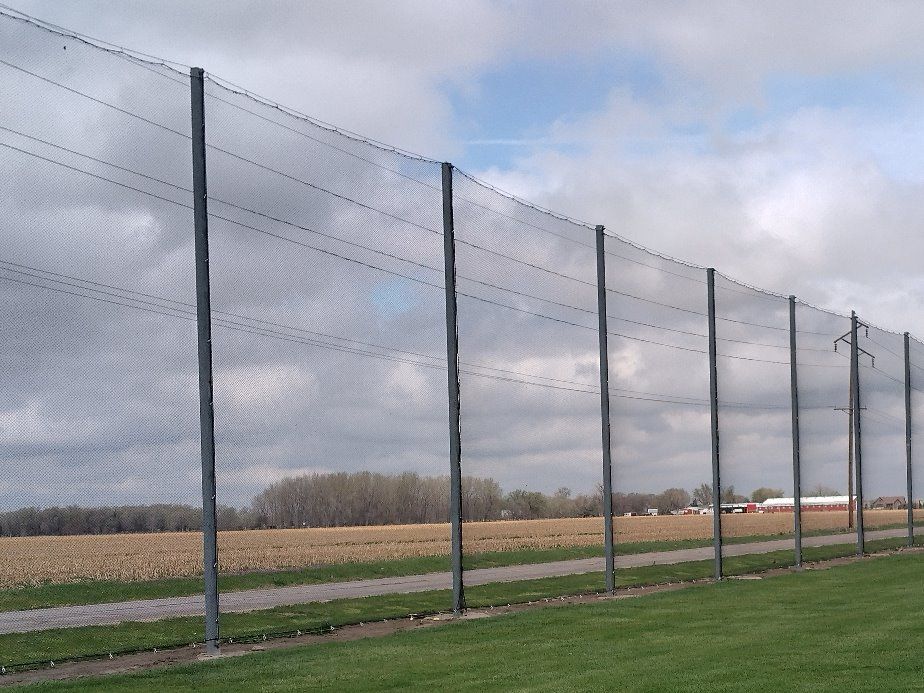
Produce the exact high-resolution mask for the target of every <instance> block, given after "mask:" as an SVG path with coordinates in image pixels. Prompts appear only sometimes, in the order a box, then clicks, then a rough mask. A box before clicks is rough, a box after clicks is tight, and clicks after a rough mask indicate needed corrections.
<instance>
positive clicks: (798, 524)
mask: <svg viewBox="0 0 924 693" xmlns="http://www.w3.org/2000/svg"><path fill="white" fill-rule="evenodd" d="M797 375H798V374H797V367H796V297H795V296H790V297H789V389H790V393H791V401H792V403H791V407H792V495H793V499H792V500H793V505H792V507H793V528H794V531H795V539H796V543H795V551H796V568H801V567H802V475H801V469H800V460H799V382H798V377H797Z"/></svg>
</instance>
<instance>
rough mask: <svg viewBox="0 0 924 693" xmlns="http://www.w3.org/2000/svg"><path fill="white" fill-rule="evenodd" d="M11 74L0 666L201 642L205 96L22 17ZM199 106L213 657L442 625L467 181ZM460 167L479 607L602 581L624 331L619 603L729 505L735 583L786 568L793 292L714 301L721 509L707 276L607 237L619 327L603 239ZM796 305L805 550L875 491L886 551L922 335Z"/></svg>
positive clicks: (683, 576)
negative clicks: (854, 363)
mask: <svg viewBox="0 0 924 693" xmlns="http://www.w3.org/2000/svg"><path fill="white" fill-rule="evenodd" d="M0 74H2V77H3V89H2V91H0V113H2V119H0V167H2V174H3V180H4V181H5V182H6V185H5V188H4V190H5V194H4V195H3V196H2V197H0V215H2V216H0V218H2V219H3V238H4V241H5V242H4V243H3V245H2V248H0V310H2V329H0V359H2V372H3V374H4V375H5V380H4V385H5V386H4V387H3V388H0V464H2V475H0V666H7V667H12V666H14V665H17V666H30V665H34V664H36V663H42V662H48V661H51V660H58V661H60V660H61V659H68V658H75V657H84V656H99V655H105V654H107V653H114V652H117V651H123V650H139V649H151V648H154V647H164V646H169V645H175V644H193V645H196V644H198V643H201V642H202V641H203V638H204V632H203V630H204V629H203V624H202V610H203V609H202V579H203V565H202V555H203V540H202V536H203V534H202V531H201V524H202V512H201V507H202V506H201V503H202V498H201V488H202V487H201V476H200V473H201V466H200V465H201V458H200V430H199V392H198V387H197V382H198V377H199V371H198V370H197V333H196V318H197V306H196V301H197V292H196V282H195V262H194V259H195V249H194V221H193V206H194V193H193V190H192V189H191V188H192V183H191V179H192V171H191V168H192V166H191V160H192V146H191V145H192V135H193V131H192V129H191V127H190V115H191V113H190V112H191V108H190V106H191V97H190V86H191V85H190V78H189V75H188V74H187V73H186V72H185V71H177V70H174V69H173V68H172V67H169V66H168V65H166V64H162V63H158V62H152V61H149V60H142V59H140V58H138V57H135V56H133V55H131V54H129V53H128V52H126V51H124V50H115V49H113V50H109V49H106V48H103V47H101V46H100V45H96V44H94V43H93V42H91V41H89V40H85V39H82V38H77V37H74V36H71V35H67V34H66V33H64V32H62V31H61V30H58V29H51V28H47V27H42V26H40V25H38V24H35V23H32V22H26V21H22V20H20V19H16V18H14V17H12V16H10V15H9V14H7V13H5V12H4V11H0ZM204 88H205V134H206V142H205V145H206V161H207V197H206V201H207V204H208V212H209V214H208V223H209V240H210V261H209V274H210V282H211V321H212V345H213V367H212V373H213V379H214V409H215V424H216V426H215V433H216V440H215V442H216V455H215V456H216V460H217V462H216V476H217V499H216V500H217V506H218V508H217V521H218V537H217V543H218V561H219V591H220V595H221V596H220V604H221V619H220V624H221V640H222V642H223V643H227V642H229V641H241V640H248V639H254V638H256V639H262V638H264V637H268V636H271V635H282V634H290V633H291V634H299V633H308V632H317V631H324V630H329V629H331V628H333V627H336V626H339V625H346V624H349V623H357V622H369V621H374V620H381V619H386V618H395V617H407V616H409V615H412V614H413V615H423V614H430V613H432V612H435V611H446V610H449V609H450V608H451V607H452V606H453V603H452V599H451V593H450V590H449V588H450V587H451V586H452V580H451V576H450V572H449V571H450V565H451V561H450V550H451V533H450V524H449V522H448V520H449V515H450V508H449V506H450V477H449V472H450V468H451V465H450V438H451V436H450V431H449V426H448V425H447V422H448V418H449V417H448V406H447V403H448V401H449V399H450V397H449V396H448V391H449V390H450V389H451V388H450V386H449V384H448V380H447V377H448V372H449V370H450V369H449V368H448V367H447V364H448V361H447V353H451V349H450V350H449V351H447V343H448V344H449V345H452V344H453V343H455V342H454V340H453V337H454V336H455V335H453V334H451V333H450V335H449V339H448V340H447V327H446V326H447V315H448V313H447V298H446V293H447V292H446V281H447V280H446V262H445V261H446V255H445V248H446V241H447V240H448V239H447V237H445V235H444V223H445V221H446V220H445V219H444V203H445V202H447V198H446V195H447V194H448V190H446V189H445V188H444V183H445V181H444V180H443V178H442V174H441V165H440V164H439V163H438V162H435V161H431V160H427V159H423V158H420V157H417V156H414V155H410V154H407V153H404V152H401V151H398V150H395V149H393V148H390V147H387V146H385V145H380V144H378V143H375V142H372V141H370V140H365V139H362V138H359V137H357V136H354V135H352V134H350V133H346V132H344V131H341V130H338V129H336V128H333V127H331V126H328V125H325V124H323V123H320V122H318V121H315V120H313V119H311V118H308V117H306V116H303V115H301V114H298V113H296V112H294V111H291V110H289V109H286V108H284V107H281V106H278V105H276V104H272V103H270V102H267V101H265V100H262V99H260V98H258V97H255V96H253V95H251V94H248V93H246V92H243V91H241V90H239V89H237V88H236V87H233V86H232V85H229V84H227V83H225V82H222V81H220V80H217V79H213V78H208V79H206V81H205V87H204ZM196 132H197V133H198V132H199V130H198V129H197V130H196ZM448 170H450V171H451V182H452V197H451V209H452V212H453V215H452V216H453V222H454V225H453V234H454V250H455V268H454V278H455V283H456V293H455V304H456V305H457V308H458V313H457V321H458V326H457V327H458V335H457V338H458V344H457V345H458V366H459V375H460V378H459V383H458V384H459V387H460V402H461V469H462V480H461V488H460V490H459V492H460V497H461V514H462V520H463V522H462V524H463V532H462V534H463V536H462V539H463V553H464V556H463V567H464V571H465V572H464V579H465V583H466V597H467V602H468V606H474V607H478V606H487V605H494V604H506V603H509V602H514V601H530V600H534V599H538V598H543V597H545V598H548V597H552V596H558V595H562V594H565V593H577V592H590V591H599V590H602V589H603V588H604V584H605V582H604V580H603V577H602V576H601V575H600V571H601V570H602V569H603V567H604V561H603V555H604V527H605V525H604V520H603V517H602V515H603V500H604V495H603V494H604V484H603V481H604V479H603V473H602V470H603V458H604V455H603V449H602V446H601V438H602V437H601V433H602V420H601V390H600V380H601V379H600V361H601V359H600V333H599V324H600V320H601V317H605V321H606V325H607V328H606V332H607V334H606V340H607V342H608V351H607V353H606V356H607V360H608V372H607V376H608V381H609V404H610V410H609V412H610V418H609V421H608V422H607V423H608V425H609V430H610V434H611V446H610V452H611V454H612V471H613V473H612V482H613V483H612V486H613V498H612V500H613V509H614V515H615V519H614V522H613V527H614V533H615V553H616V567H617V585H619V586H626V585H636V584H649V583H660V582H675V581H679V580H688V579H693V578H702V577H708V576H711V575H712V571H713V565H712V559H713V553H712V552H713V547H712V544H713V541H714V537H713V536H712V532H713V521H714V513H722V517H721V520H722V522H721V526H722V537H721V539H722V540H723V545H724V556H725V559H726V561H727V562H726V572H727V573H735V572H742V571H747V570H756V569H761V568H766V567H770V566H772V565H788V564H790V563H791V561H792V560H793V554H792V546H793V539H792V535H793V533H794V525H793V521H794V510H795V498H794V496H795V490H796V489H795V488H794V483H793V479H794V477H793V437H792V410H791V396H792V391H791V386H790V375H791V361H790V307H791V305H793V304H791V302H790V300H789V299H788V298H786V297H782V296H779V295H776V294H771V293H767V292H764V291H761V290H759V289H755V288H753V287H750V286H747V285H745V284H742V283H739V282H735V281H733V280H730V279H728V278H726V277H724V276H723V275H721V274H716V275H715V287H714V288H715V311H716V312H715V327H716V334H715V337H716V347H717V349H716V350H717V355H716V375H717V384H718V400H717V406H718V423H719V431H718V433H719V451H720V468H719V472H720V478H721V502H720V505H719V506H718V507H713V469H712V436H711V433H712V431H711V417H710V405H711V399H710V360H709V340H708V330H709V320H708V318H709V305H708V300H707V296H708V291H707V290H708V280H707V277H708V276H709V274H708V273H707V270H706V269H705V268H702V267H697V266H693V265H689V264H686V263H684V262H682V261H678V260H674V259H671V258H668V257H666V256H662V255H659V254H657V253H654V252H652V251H650V250H647V249H644V248H641V247H639V246H637V245H634V244H633V243H631V242H629V241H626V240H624V239H622V238H620V237H618V236H616V235H614V234H613V233H610V232H604V237H603V241H602V244H603V245H602V253H603V254H602V256H601V259H602V263H603V267H604V271H605V275H606V282H605V286H604V287H603V294H604V295H605V297H606V306H607V309H606V314H605V316H601V315H600V314H599V305H600V304H599V296H598V276H597V273H598V256H597V252H598V251H597V233H598V230H597V229H596V228H595V227H594V226H592V225H587V224H584V223H580V222H576V221H573V220H569V219H567V218H565V217H562V216H560V215H557V214H554V213H552V212H549V211H546V210H543V209H541V208H538V207H535V206H532V205H530V204H527V203H524V202H522V201H520V200H517V199H515V198H513V197H511V196H509V195H507V194H505V193H502V192H499V191H497V190H495V189H493V188H491V187H490V186H488V185H486V184H484V183H482V182H480V181H478V180H477V179H475V178H473V177H471V176H469V175H467V174H465V173H463V172H461V171H459V170H458V169H454V168H451V167H450V168H449V169H448ZM200 230H201V229H200ZM450 247H452V246H450ZM451 276H453V275H451ZM449 305H452V301H450V302H449ZM794 305H795V323H796V332H795V337H796V351H795V355H796V364H797V366H796V373H797V376H798V394H799V410H798V415H799V434H800V447H799V451H800V459H801V466H800V472H801V488H800V490H801V498H802V530H803V532H802V533H803V537H804V540H805V541H804V544H805V547H806V551H807V558H812V557H819V558H823V557H827V556H830V555H836V554H838V553H841V554H843V553H849V552H850V551H851V549H850V545H851V544H853V543H854V542H855V529H856V514H857V510H858V509H857V507H856V503H857V499H858V496H859V495H862V499H863V502H864V504H865V506H866V507H864V508H863V510H864V516H865V527H866V529H867V530H868V534H867V540H868V541H870V542H881V541H891V542H893V544H892V545H894V543H895V542H896V541H900V540H901V538H902V537H903V536H904V532H905V531H906V528H905V527H904V522H905V520H906V518H907V507H908V505H909V504H910V505H911V507H912V509H913V510H914V512H915V513H916V514H917V517H918V519H919V521H920V520H924V517H921V514H922V513H924V510H922V498H924V493H922V489H924V472H922V469H924V465H922V464H920V463H919V462H918V460H919V458H920V457H921V453H920V450H921V449H922V446H924V433H922V431H924V397H922V394H921V393H922V392H924V385H921V383H924V346H922V344H921V342H919V341H917V340H915V339H911V340H910V357H911V365H910V368H911V383H912V391H911V415H910V423H911V443H912V447H913V450H914V465H913V469H912V474H911V476H912V479H911V481H912V491H911V493H910V494H909V493H908V489H907V471H908V470H907V463H906V450H907V449H906V437H905V434H906V429H905V423H906V421H905V416H906V408H905V389H904V388H905V360H904V353H905V352H904V348H905V345H904V339H903V335H899V334H896V333H893V332H888V331H886V330H883V329H880V328H877V327H874V326H867V325H866V323H865V322H864V321H862V320H861V326H860V329H859V331H858V334H857V337H856V341H857V343H856V344H854V345H852V344H851V341H852V339H853V338H852V336H851V319H850V318H849V317H847V316H843V315H839V314H837V313H833V312H830V311H827V310H823V309H819V308H815V307H813V306H810V305H808V304H805V303H802V302H798V301H797V302H795V303H794ZM851 346H854V347H856V348H858V349H859V352H860V353H859V373H858V384H859V390H860V398H859V402H854V400H853V396H852V394H851V387H850V386H851V379H850V372H851V371H850V350H851ZM855 409H856V411H857V412H858V413H859V415H860V419H861V421H862V429H861V433H862V447H861V452H862V472H863V473H862V489H858V488H857V487H856V484H855V480H856V477H857V460H856V459H855V458H854V456H853V448H852V445H853V444H854V443H855V442H856V441H854V440H853V433H852V428H851V425H850V416H851V414H852V412H854V410H855ZM858 491H862V494H858ZM774 541H775V542H776V543H775V544H774V543H768V542H774ZM883 545H884V544H870V546H883ZM832 547H833V548H832ZM680 549H683V550H684V551H683V552H682V553H676V552H675V550H680ZM774 550H778V551H780V552H781V553H780V554H777V555H774V556H771V557H766V555H765V554H766V553H767V552H772V551H774ZM810 551H814V552H815V553H810ZM825 552H827V553H825ZM746 554H747V555H750V554H761V555H763V556H764V557H763V558H747V559H745V558H744V556H745V555H746ZM524 580H530V581H532V582H529V583H523V582H522V581H524ZM535 580H539V581H538V582H535ZM488 583H492V584H491V585H490V586H489V585H488ZM494 583H503V584H494ZM152 600H153V601H152ZM114 602H117V603H118V604H117V605H116V606H111V605H110V606H101V605H104V604H110V603H114ZM42 607H63V608H56V609H55V610H54V611H34V610H35V609H41V608H42ZM151 620H157V621H158V624H157V625H154V626H152V625H151V624H149V623H147V621H151ZM72 626H96V627H95V628H87V629H84V630H81V631H80V635H79V637H78V636H76V635H75V636H74V637H62V636H61V632H60V631H59V630H55V631H53V632H49V631H50V630H51V629H55V628H63V627H72ZM2 671H3V669H0V672H2Z"/></svg>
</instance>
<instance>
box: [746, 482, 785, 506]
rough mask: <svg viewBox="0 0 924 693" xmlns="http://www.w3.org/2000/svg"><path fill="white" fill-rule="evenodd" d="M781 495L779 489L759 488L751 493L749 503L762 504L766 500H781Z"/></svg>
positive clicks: (781, 491) (781, 492)
mask: <svg viewBox="0 0 924 693" xmlns="http://www.w3.org/2000/svg"><path fill="white" fill-rule="evenodd" d="M783 494H784V492H783V489H781V488H767V487H766V486H761V487H760V488H755V489H754V490H753V491H751V502H752V503H763V502H764V501H765V500H767V499H768V498H781V497H782V496H783Z"/></svg>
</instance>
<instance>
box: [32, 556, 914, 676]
mask: <svg viewBox="0 0 924 693" xmlns="http://www.w3.org/2000/svg"><path fill="white" fill-rule="evenodd" d="M922 570H924V555H922V554H921V553H904V554H899V555H894V556H889V557H879V558H868V559H864V560H861V561H857V562H854V563H850V564H848V565H841V566H837V567H831V568H828V569H824V570H811V571H806V572H804V573H794V574H787V575H780V576H774V577H769V578H766V579H763V580H754V581H735V580H728V581H723V582H722V583H718V584H710V585H703V586H698V587H691V588H689V589H685V590H680V591H676V592H667V593H660V594H653V595H648V596H644V597H638V598H634V599H625V600H617V601H613V600H607V601H601V602H597V603H593V604H587V605H582V606H567V607H555V608H542V609H535V610H531V611H527V612H523V613H519V614H514V615H507V616H499V617H495V618H486V619H481V620H471V621H466V622H457V623H452V624H449V625H446V626H443V627H439V628H430V629H421V630H416V631H412V632H406V633H399V634H396V635H390V636H386V637H383V638H375V639H366V640H360V641H355V642H349V643H334V642H331V643H327V644H323V645H311V646H304V647H300V648H294V649H289V650H277V651H272V652H255V653H252V654H248V655H245V656H243V657H233V658H230V659H225V660H216V661H211V662H202V663H197V664H194V665H186V666H182V667H175V668H170V669H163V670H153V671H148V672H140V673H134V674H130V675H120V676H109V677H103V678H95V679H83V680H74V681H70V682H60V683H46V684H41V685H38V686H35V687H31V688H28V689H27V690H30V691H31V690H41V691H46V690H47V691H140V690H158V691H162V692H164V693H167V692H170V691H185V690H190V689H195V690H198V691H227V690H247V691H273V692H283V691H303V690H319V691H325V690H331V691H334V690H336V691H344V690H349V691H382V690H410V691H416V690H421V691H424V690H427V691H429V690H453V691H493V690H504V691H566V690H567V691H571V690H615V691H629V692H636V691H638V692H654V691H726V692H732V691H754V690H785V691H885V690H887V691H912V690H921V686H922V683H921V682H922V677H924V665H922V664H921V659H920V655H919V652H918V650H919V649H920V648H919V647H918V645H919V644H920V642H921V641H922V638H924V621H922V620H921V619H920V616H919V615H920V614H921V613H922V611H924V590H922V589H921V582H920V580H921V577H920V576H921V573H922Z"/></svg>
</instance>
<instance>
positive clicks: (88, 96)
mask: <svg viewBox="0 0 924 693" xmlns="http://www.w3.org/2000/svg"><path fill="white" fill-rule="evenodd" d="M0 64H4V65H7V66H9V67H11V68H13V69H16V70H20V71H22V72H24V73H26V74H29V75H32V76H34V77H36V78H37V79H41V80H43V81H46V82H48V83H50V84H53V85H55V86H58V87H60V88H62V89H65V90H67V91H69V92H72V93H74V94H77V95H80V96H83V97H85V98H87V99H90V100H91V101H94V102H95V103H98V104H100V105H103V106H107V107H109V108H112V109H114V110H116V111H118V112H120V113H123V114H125V115H128V116H131V117H134V118H138V119H139V120H141V121H143V122H146V123H148V124H151V125H154V126H156V127H159V128H162V129H164V130H167V131H168V132H172V133H174V134H177V135H180V136H181V137H184V138H186V139H189V137H190V136H189V135H186V134H185V133H181V132H179V131H178V130H174V129H173V128H169V127H167V126H165V125H162V124H161V123H157V122H155V121H152V120H150V119H148V118H145V117H144V116H141V115H139V114H136V113H133V112H131V111H128V110H126V109H123V108H120V107H118V106H115V105H114V104H111V103H108V102H106V101H103V100H101V99H97V98H96V97H93V96H90V95H89V94H85V93H84V92H81V91H79V90H76V89H73V88H71V87H68V86H66V85H63V84H61V83H59V82H56V81H54V80H51V79H48V78H46V77H43V76H41V75H38V74H36V73H33V72H31V71H29V70H26V69H24V68H21V67H19V66H16V65H13V64H12V63H8V62H6V61H3V60H0ZM245 110H246V109H245ZM271 122H275V121H271ZM52 146H54V145H52ZM207 146H209V147H210V148H213V149H215V150H216V151H219V152H221V153H224V154H226V155H228V156H231V157H233V158H236V159H239V160H241V161H244V162H246V163H249V164H251V165H254V166H257V167H260V168H263V169H265V170H267V171H270V172H273V173H276V174H277V175H280V176H283V177H286V178H288V179H291V180H293V181H295V182H298V183H301V184H303V185H306V186H309V187H311V188H313V189H315V190H317V191H319V192H324V193H327V194H330V195H333V196H334V197H337V198H338V199H342V200H344V201H348V202H351V203H354V204H357V205H359V206H361V207H363V208H365V209H368V210H370V211H375V212H378V213H380V214H383V215H385V216H388V217H390V218H392V219H394V220H396V221H400V222H402V223H407V224H409V225H412V226H415V227H417V228H420V229H421V230H424V231H429V232H431V233H434V234H440V232H439V231H437V230H435V229H431V228H428V227H426V226H423V225H421V224H417V223H416V222H413V221H411V220H408V219H405V218H403V217H399V216H397V215H394V214H392V213H390V212H386V211H385V210H382V209H379V208H377V207H374V206H371V205H366V204H365V203H362V202H359V201H358V200H354V199H352V198H350V197H347V196H344V195H341V194H339V193H335V192H333V191H330V190H328V189H326V188H323V187H321V186H318V185H316V184H313V183H310V182H308V181H304V180H302V179H300V178H297V177H295V176H292V175H290V174H287V173H285V172H282V171H279V170H277V169H274V168H272V167H269V166H266V165H265V164H261V163H259V162H256V161H253V160H251V159H249V158H247V157H244V156H242V155H240V154H237V153H235V152H231V151H229V150H226V149H222V148H220V147H216V146H214V145H207ZM20 151H22V150H20ZM460 173H462V175H465V176H466V177H468V178H470V179H471V180H472V181H473V182H475V183H477V184H479V185H483V186H486V184H484V183H482V182H481V181H478V180H477V179H475V178H473V177H471V176H469V175H468V174H466V173H465V172H460ZM90 175H93V174H90ZM141 175H143V174H141ZM486 187H489V188H490V186H486ZM492 189H493V188H492ZM511 199H513V200H515V201H518V202H519V200H517V198H511ZM475 204H477V203H475ZM523 204H525V203H523ZM537 209H538V208H537ZM494 211H496V210H494ZM539 211H544V212H545V213H548V214H552V215H553V216H555V215H554V213H551V212H548V211H546V210H539ZM569 221H570V220H569ZM572 223H575V222H572ZM538 228H540V229H541V227H538ZM541 230H544V231H547V232H549V233H553V234H554V232H550V231H548V230H547V229H541ZM610 236H611V237H613V238H619V237H617V236H613V235H612V234H611V235H610ZM456 240H457V242H459V243H463V244H465V245H468V246H470V247H472V248H476V249H478V250H481V251H483V252H487V253H490V254H492V255H495V256H497V257H502V258H504V259H506V260H510V261H512V262H516V263H519V264H522V265H524V266H527V267H531V268H534V269H537V270H541V271H544V272H548V273H550V274H552V275H554V276H558V277H560V278H563V279H569V280H571V281H575V282H578V283H581V284H585V285H587V286H595V285H593V284H592V283H590V282H586V281H585V280H581V279H579V278H577V277H573V276H571V275H567V274H565V273H562V272H557V271H555V270H551V269H550V268H546V267H542V266H539V265H535V264H533V263H529V262H526V261H524V260H520V259H518V258H514V257H512V256H510V255H506V254H504V253H500V252H498V251H494V250H490V249H488V248H485V247H484V246H481V245H478V244H476V243H473V242H471V241H465V240H464V239H460V238H458V237H457V238H456ZM619 240H621V241H622V242H625V243H627V244H629V245H632V246H633V247H638V248H639V249H640V250H643V251H645V252H648V253H650V254H653V255H655V256H657V257H664V258H665V259H669V260H671V261H673V262H678V263H679V264H686V263H680V261H678V260H674V259H673V258H666V256H661V255H659V254H657V253H654V252H653V251H649V250H647V249H645V248H641V247H640V246H635V244H632V243H631V242H629V241H627V240H625V239H621V238H619ZM687 266H692V265H687ZM723 276H724V275H723ZM606 290H607V291H608V292H611V293H615V294H618V295H622V296H625V297H628V298H633V299H635V300H638V301H645V302H648V303H651V304H653V305H660V306H663V307H666V308H672V309H675V310H679V311H683V312H686V313H691V314H695V315H700V316H703V317H705V313H702V312H701V311H695V310H690V309H686V308H681V307H679V306H674V305H671V304H667V303H660V302H658V301H653V300H651V299H646V298H643V297H640V296H635V295H633V294H629V293H626V292H620V291H617V290H615V289H610V288H607V289H606ZM754 291H758V292H759V291H760V290H759V289H754ZM716 317H717V319H718V320H723V321H727V322H732V323H738V324H743V325H749V326H752V327H760V328H764V329H770V330H780V331H787V328H782V327H776V326H773V325H764V324H761V323H753V322H747V321H744V320H736V319H732V318H725V317H720V316H716ZM797 332H800V333H802V334H819V335H821V336H827V335H826V334H825V333H818V332H810V331H805V330H797Z"/></svg>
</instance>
